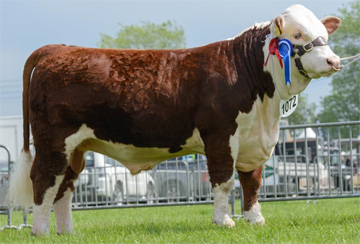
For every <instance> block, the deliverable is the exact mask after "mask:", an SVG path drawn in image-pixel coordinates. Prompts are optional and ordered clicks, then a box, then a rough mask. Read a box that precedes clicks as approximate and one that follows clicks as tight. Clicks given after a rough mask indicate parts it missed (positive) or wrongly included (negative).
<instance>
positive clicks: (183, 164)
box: [152, 154, 212, 202]
mask: <svg viewBox="0 0 360 244" xmlns="http://www.w3.org/2000/svg"><path fill="white" fill-rule="evenodd" d="M206 162H207V161H206V157H205V156H203V155H199V154H190V155H187V156H183V157H177V158H174V159H171V160H167V161H165V162H163V163H161V164H159V165H157V166H156V167H154V169H153V170H152V176H153V178H154V180H155V189H156V190H155V191H156V197H157V200H159V201H170V202H171V201H181V200H187V201H193V200H210V199H211V197H212V195H211V184H210V182H209V174H208V171H207V164H206Z"/></svg>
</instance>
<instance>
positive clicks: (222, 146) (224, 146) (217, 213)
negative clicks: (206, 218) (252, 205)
mask: <svg viewBox="0 0 360 244" xmlns="http://www.w3.org/2000/svg"><path fill="white" fill-rule="evenodd" d="M203 140H204V143H205V152H206V157H207V161H208V171H209V176H210V182H211V185H212V187H213V191H214V218H213V223H216V224H217V225H219V226H228V227H234V226H235V222H234V221H233V220H232V219H231V217H230V208H229V200H228V199H229V193H230V191H231V190H232V189H233V186H234V177H233V175H234V159H233V158H232V156H231V150H230V146H229V140H226V139H225V140H221V137H219V136H217V137H213V138H212V139H210V138H204V139H203Z"/></svg>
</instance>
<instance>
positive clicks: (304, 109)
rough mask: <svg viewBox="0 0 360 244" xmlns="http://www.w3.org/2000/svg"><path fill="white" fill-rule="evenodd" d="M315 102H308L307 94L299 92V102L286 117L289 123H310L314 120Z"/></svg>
mask: <svg viewBox="0 0 360 244" xmlns="http://www.w3.org/2000/svg"><path fill="white" fill-rule="evenodd" d="M315 109H316V105H315V103H308V101H307V95H305V94H301V93H300V94H299V104H298V106H297V108H296V110H295V111H294V112H293V114H291V115H290V116H289V117H288V121H289V125H300V124H310V123H314V122H315V116H316V114H315Z"/></svg>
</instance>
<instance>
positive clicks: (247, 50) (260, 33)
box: [233, 25, 275, 100]
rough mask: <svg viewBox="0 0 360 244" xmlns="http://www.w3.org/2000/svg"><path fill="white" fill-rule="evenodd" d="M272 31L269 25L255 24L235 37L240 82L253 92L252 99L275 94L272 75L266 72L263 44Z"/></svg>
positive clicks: (235, 53)
mask: <svg viewBox="0 0 360 244" xmlns="http://www.w3.org/2000/svg"><path fill="white" fill-rule="evenodd" d="M269 33H270V29H269V25H265V26H262V27H261V28H260V27H257V26H254V27H253V28H250V29H248V30H246V31H244V32H243V33H242V34H241V35H239V36H237V37H235V38H234V42H233V52H234V58H235V64H236V69H237V73H238V82H239V85H241V86H246V87H247V88H248V89H249V90H250V91H251V94H252V100H256V98H257V96H260V98H261V99H263V98H264V95H265V94H267V95H268V96H269V97H270V98H271V97H273V96H274V91H275V86H274V83H273V81H272V78H271V75H270V74H269V73H267V72H264V53H263V46H264V44H265V42H264V40H265V39H266V35H267V34H269Z"/></svg>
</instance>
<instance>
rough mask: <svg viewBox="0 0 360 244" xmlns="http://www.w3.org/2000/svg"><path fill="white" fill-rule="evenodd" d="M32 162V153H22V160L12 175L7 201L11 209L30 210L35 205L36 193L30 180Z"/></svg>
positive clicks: (16, 165)
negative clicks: (21, 208)
mask: <svg viewBox="0 0 360 244" xmlns="http://www.w3.org/2000/svg"><path fill="white" fill-rule="evenodd" d="M32 162H33V158H32V156H31V153H30V151H28V152H25V151H22V153H21V157H20V159H19V160H18V161H17V162H16V163H15V165H14V168H13V170H12V171H11V173H10V180H9V191H8V195H7V198H8V199H7V201H8V203H9V204H10V206H11V207H17V206H22V207H25V208H29V207H31V206H32V205H33V204H34V192H33V187H32V182H31V179H30V170H31V166H32Z"/></svg>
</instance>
